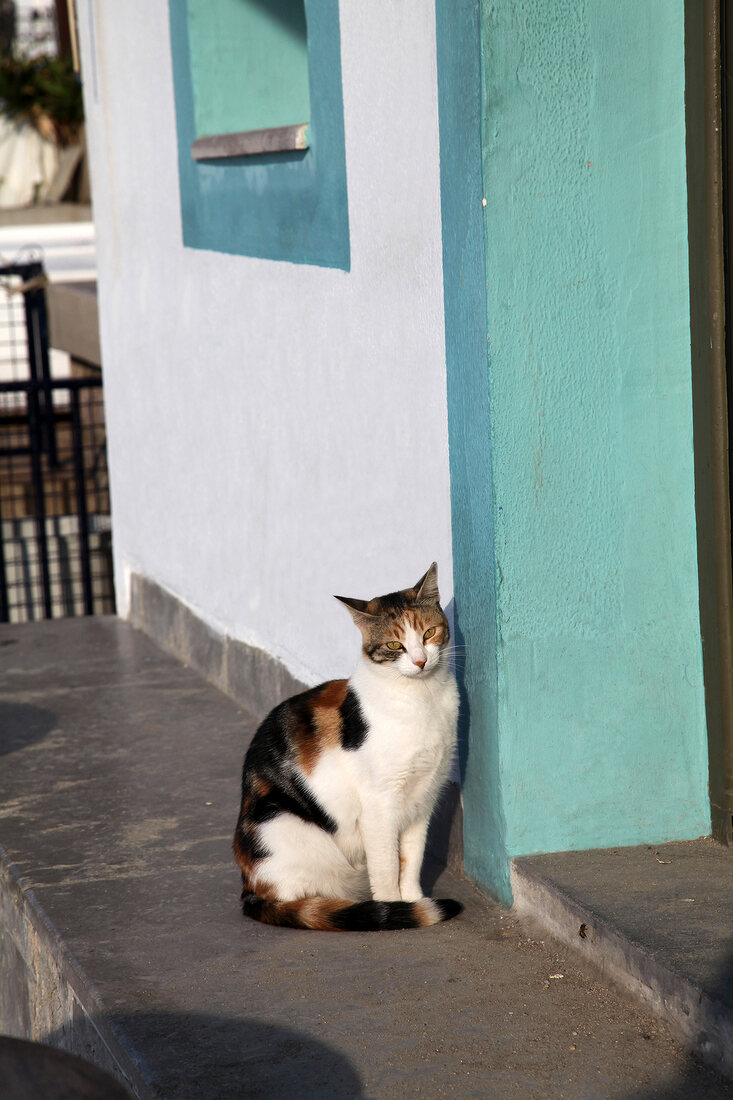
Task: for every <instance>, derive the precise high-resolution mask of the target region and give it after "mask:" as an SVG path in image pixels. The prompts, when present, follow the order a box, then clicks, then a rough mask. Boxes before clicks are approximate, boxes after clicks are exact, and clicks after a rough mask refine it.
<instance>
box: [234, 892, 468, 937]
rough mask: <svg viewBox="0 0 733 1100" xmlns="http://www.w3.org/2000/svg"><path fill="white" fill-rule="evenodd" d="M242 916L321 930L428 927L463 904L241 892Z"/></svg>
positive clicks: (348, 930)
mask: <svg viewBox="0 0 733 1100" xmlns="http://www.w3.org/2000/svg"><path fill="white" fill-rule="evenodd" d="M242 909H243V910H244V913H245V916H247V917H252V918H253V920H258V921H262V923H263V924H276V925H279V926H280V927H283V928H311V929H313V930H317V931H321V932H380V931H388V930H393V929H399V928H427V927H428V925H431V924H439V923H440V921H443V920H450V918H451V917H455V916H457V915H458V914H459V913H460V912H461V910H462V909H463V906H462V905H461V903H460V902H459V901H453V900H452V899H451V898H437V899H435V900H433V899H432V898H422V899H421V900H420V901H346V900H345V899H343V898H299V899H298V900H297V901H269V900H267V899H265V898H261V897H258V896H257V894H252V893H249V892H245V893H244V894H242Z"/></svg>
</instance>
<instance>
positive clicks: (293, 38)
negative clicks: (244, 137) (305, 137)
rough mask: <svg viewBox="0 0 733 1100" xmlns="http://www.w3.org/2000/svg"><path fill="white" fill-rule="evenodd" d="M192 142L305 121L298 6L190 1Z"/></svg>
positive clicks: (295, 0)
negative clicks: (193, 118) (193, 126)
mask: <svg viewBox="0 0 733 1100" xmlns="http://www.w3.org/2000/svg"><path fill="white" fill-rule="evenodd" d="M186 8H187V13H188V40H189V48H190V51H191V80H192V84H193V102H194V114H195V118H196V136H197V137H203V136H204V135H206V134H224V133H232V132H237V131H241V130H264V129H266V128H267V127H270V126H292V125H294V124H296V123H301V122H308V121H309V119H310V100H309V94H308V42H307V35H306V25H305V8H304V7H303V0H267V3H265V4H263V3H262V0H187V4H186Z"/></svg>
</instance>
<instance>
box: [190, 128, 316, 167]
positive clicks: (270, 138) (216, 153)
mask: <svg viewBox="0 0 733 1100" xmlns="http://www.w3.org/2000/svg"><path fill="white" fill-rule="evenodd" d="M307 129H308V123H307V122H301V123H298V125H297V126H273V127H271V128H270V129H268V130H244V131H242V132H241V133H233V134H211V135H210V136H206V137H200V138H196V140H195V141H194V142H193V143H192V144H191V156H192V157H193V159H194V160H226V159H227V157H254V156H257V155H258V154H260V153H287V152H293V151H294V150H303V149H307V148H308V142H307V140H306V130H307Z"/></svg>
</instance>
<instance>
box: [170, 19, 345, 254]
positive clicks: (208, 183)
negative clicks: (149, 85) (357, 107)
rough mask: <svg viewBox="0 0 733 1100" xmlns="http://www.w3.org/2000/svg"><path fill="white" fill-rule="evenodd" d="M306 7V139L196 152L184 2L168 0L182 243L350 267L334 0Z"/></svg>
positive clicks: (214, 249)
mask: <svg viewBox="0 0 733 1100" xmlns="http://www.w3.org/2000/svg"><path fill="white" fill-rule="evenodd" d="M305 13H306V22H307V26H308V74H309V85H310V107H311V118H310V125H309V127H308V132H307V140H308V148H307V149H305V150H302V151H288V152H277V153H267V154H257V155H254V156H237V157H228V158H226V159H223V158H222V159H213V160H205V161H196V160H194V159H193V158H192V156H191V145H192V143H193V141H194V140H195V138H196V136H197V135H196V125H195V118H194V101H193V84H192V78H191V58H190V50H189V39H188V12H187V3H186V0H170V2H169V19H170V35H171V54H172V61H173V88H174V97H175V107H176V129H177V136H178V178H179V185H180V197H181V221H182V226H183V243H184V245H186V246H187V247H189V248H203V249H208V250H211V251H214V252H226V253H229V254H234V255H240V256H256V257H259V258H261V259H268V260H286V261H290V262H291V263H300V264H312V265H315V266H319V267H333V268H340V269H341V270H343V271H348V270H349V269H350V265H351V249H350V240H349V211H348V193H347V186H346V149H345V138H344V111H343V91H342V84H341V32H340V26H339V8H338V0H305ZM293 121H294V122H299V121H301V120H299V119H294V120H293Z"/></svg>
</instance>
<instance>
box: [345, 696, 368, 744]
mask: <svg viewBox="0 0 733 1100" xmlns="http://www.w3.org/2000/svg"><path fill="white" fill-rule="evenodd" d="M339 713H340V715H341V747H342V748H344V749H352V750H353V749H359V748H361V746H362V745H363V744H364V741H365V740H366V735H367V726H366V722H365V721H364V716H363V714H362V713H361V707H360V705H359V700H358V698H357V696H356V694H355V693H354V692H353V691H352V690H351V688H349V690H348V691H347V692H346V698H345V699H344V701H343V703H342V704H341V706H340V707H339Z"/></svg>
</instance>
